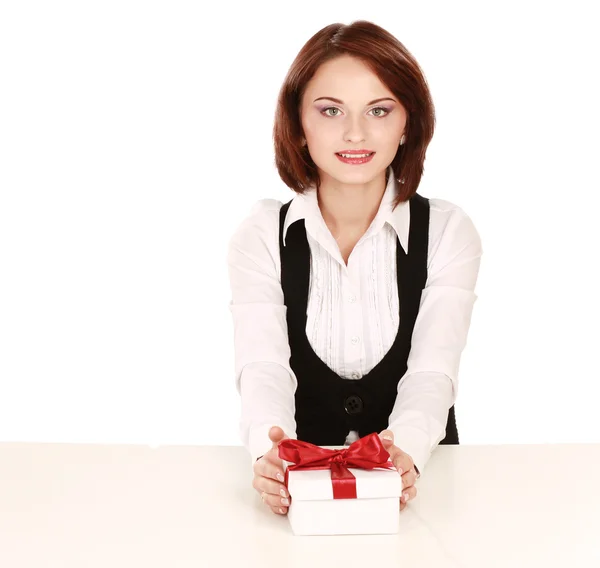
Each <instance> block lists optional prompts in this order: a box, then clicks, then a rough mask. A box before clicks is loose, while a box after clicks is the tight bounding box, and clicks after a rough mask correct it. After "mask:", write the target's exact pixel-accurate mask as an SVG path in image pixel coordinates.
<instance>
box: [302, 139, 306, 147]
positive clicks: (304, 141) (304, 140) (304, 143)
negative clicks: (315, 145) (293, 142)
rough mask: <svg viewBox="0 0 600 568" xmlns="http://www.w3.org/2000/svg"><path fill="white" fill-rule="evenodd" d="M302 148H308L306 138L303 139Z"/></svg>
mask: <svg viewBox="0 0 600 568" xmlns="http://www.w3.org/2000/svg"><path fill="white" fill-rule="evenodd" d="M302 146H306V138H302Z"/></svg>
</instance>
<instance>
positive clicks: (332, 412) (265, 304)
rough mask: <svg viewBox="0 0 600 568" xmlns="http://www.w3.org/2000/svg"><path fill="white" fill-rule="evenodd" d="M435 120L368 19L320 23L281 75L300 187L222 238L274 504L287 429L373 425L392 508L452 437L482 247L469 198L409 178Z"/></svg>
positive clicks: (416, 72)
mask: <svg viewBox="0 0 600 568" xmlns="http://www.w3.org/2000/svg"><path fill="white" fill-rule="evenodd" d="M434 121H435V114H434V107H433V103H432V101H431V96H430V93H429V90H428V87H427V83H426V80H425V78H424V76H423V74H422V72H421V70H420V68H419V66H418V64H417V62H416V61H415V59H414V58H413V57H412V55H411V54H410V53H409V52H408V51H407V50H406V48H405V47H404V46H403V45H402V44H401V43H400V42H399V41H398V40H397V39H396V38H395V37H394V36H392V35H391V34H389V33H388V32H387V31H385V30H383V29H382V28H380V27H379V26H377V25H375V24H373V23H370V22H367V21H357V22H354V23H352V24H351V25H343V24H332V25H330V26H327V27H325V28H323V29H322V30H321V31H319V32H318V33H317V34H315V35H314V36H313V37H312V38H311V39H310V40H309V41H308V42H307V43H306V45H305V46H304V47H303V48H302V50H301V51H300V53H299V54H298V56H297V57H296V59H295V61H294V62H293V64H292V66H291V68H290V70H289V72H288V74H287V77H286V79H285V81H284V84H283V86H282V89H281V91H280V94H279V100H278V104H277V111H276V117H275V126H274V142H275V164H276V167H277V170H278V173H279V175H280V177H281V179H282V180H283V182H284V183H285V184H286V185H287V186H289V187H290V188H291V189H292V190H294V191H295V192H296V195H295V196H294V198H293V199H292V200H291V201H289V202H287V203H285V204H284V203H282V202H280V201H278V200H275V199H261V200H260V201H259V202H258V203H256V205H255V206H254V208H253V210H252V212H251V214H250V215H249V216H248V218H246V219H245V220H244V222H243V223H242V224H241V225H240V227H239V228H238V229H237V231H236V232H235V234H234V235H233V237H232V239H231V241H230V243H229V251H228V265H229V276H230V281H231V290H232V301H231V303H230V309H231V312H232V315H233V321H234V336H235V356H236V387H237V389H238V392H239V393H240V395H241V403H242V409H241V414H242V415H241V421H240V430H241V436H242V440H243V442H244V445H245V446H246V448H248V450H249V451H250V454H251V456H252V463H253V472H254V481H253V486H254V488H255V489H256V490H257V491H258V492H259V493H260V494H261V496H262V498H263V501H264V502H265V503H266V504H267V505H268V506H269V507H270V508H271V510H272V511H273V512H275V513H278V514H286V513H287V511H288V505H289V500H288V497H289V495H288V494H287V492H286V489H285V487H284V485H283V468H282V464H281V460H280V459H279V458H278V456H277V445H278V443H279V442H280V441H281V440H282V439H283V438H285V437H290V438H296V437H297V438H298V439H300V440H305V441H307V442H311V443H314V444H318V445H330V446H333V445H344V444H346V445H348V444H350V443H352V442H353V441H354V440H356V439H358V437H362V436H365V435H367V434H369V433H371V432H378V433H379V435H380V437H381V438H382V441H383V440H385V441H384V442H383V443H384V447H386V449H387V450H388V451H389V452H390V455H391V456H392V460H393V461H394V464H395V466H396V467H397V469H398V470H399V472H400V474H401V475H402V478H403V485H404V487H405V490H404V492H403V495H402V497H401V500H400V509H401V510H402V509H403V508H404V507H405V506H406V502H407V501H408V499H412V498H414V497H415V496H416V488H415V487H414V483H415V479H416V478H417V477H418V475H420V474H419V472H422V471H423V468H424V466H425V463H426V461H427V460H428V458H429V456H430V454H431V451H432V450H433V449H434V448H435V446H436V445H437V444H439V443H441V444H458V432H457V430H456V422H455V416H454V403H455V400H456V393H457V378H458V377H457V375H458V366H459V360H460V355H461V352H462V350H463V348H464V346H465V342H466V338H467V333H468V328H469V325H470V319H471V314H472V309H473V305H474V303H475V300H476V298H477V296H476V295H475V293H474V289H475V284H476V281H477V276H478V272H479V266H480V258H481V255H482V249H481V241H480V238H479V234H478V232H477V230H476V229H475V227H474V225H473V223H472V222H471V220H470V218H469V217H468V216H467V215H466V214H465V213H464V211H463V210H462V209H460V208H459V207H458V206H457V205H454V204H452V203H450V202H448V201H444V200H442V199H433V198H431V199H427V198H425V197H423V196H421V195H419V194H417V193H416V192H417V187H418V185H419V182H420V179H421V175H422V172H423V162H424V159H425V152H426V149H427V146H428V145H429V142H430V141H431V139H432V137H433V131H434Z"/></svg>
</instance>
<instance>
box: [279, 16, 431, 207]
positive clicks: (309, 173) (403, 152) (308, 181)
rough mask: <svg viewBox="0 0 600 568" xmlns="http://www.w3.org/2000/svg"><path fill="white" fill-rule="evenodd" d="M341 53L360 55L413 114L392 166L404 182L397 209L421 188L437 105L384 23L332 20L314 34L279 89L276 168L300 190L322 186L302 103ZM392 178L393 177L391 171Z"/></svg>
mask: <svg viewBox="0 0 600 568" xmlns="http://www.w3.org/2000/svg"><path fill="white" fill-rule="evenodd" d="M341 55H351V56H352V57H355V58H357V59H360V60H361V61H362V62H363V63H365V64H366V65H367V66H368V67H369V68H370V69H371V70H372V71H373V73H375V75H377V77H378V78H379V80H380V81H381V82H382V83H383V84H384V85H386V86H387V88H388V89H389V90H390V91H391V92H392V93H393V94H394V95H395V96H396V97H397V98H398V100H399V101H400V103H401V104H402V105H403V106H404V108H405V109H406V112H407V121H406V128H405V132H404V134H405V142H404V144H402V145H400V146H398V151H397V152H396V156H395V157H394V159H393V160H392V163H391V166H392V169H393V172H394V176H395V177H396V180H397V181H398V182H400V183H399V185H398V195H397V196H396V198H395V200H394V203H393V207H392V208H393V209H395V208H396V206H397V205H398V203H401V202H402V201H407V200H408V199H410V198H411V197H412V196H413V195H414V194H415V193H416V192H417V188H418V186H419V183H420V181H421V176H422V175H423V163H424V161H425V152H426V150H427V146H428V145H429V142H430V141H431V139H432V138H433V131H434V127H435V109H434V106H433V101H432V99H431V94H430V92H429V87H428V85H427V81H426V79H425V76H424V74H423V72H422V71H421V68H420V67H419V64H418V63H417V61H416V60H415V58H414V57H413V56H412V55H411V53H410V52H409V51H408V50H407V49H406V48H405V47H404V45H403V44H402V43H401V42H400V41H399V40H397V39H396V38H395V37H394V36H393V35H392V34H390V33H389V32H387V31H386V30H384V29H383V28H381V27H379V26H378V25H376V24H374V23H372V22H369V21H366V20H358V21H354V22H352V23H351V24H349V25H346V24H340V23H337V24H330V25H328V26H326V27H324V28H323V29H322V30H320V31H319V32H317V33H316V34H315V35H314V36H313V37H311V38H310V39H309V40H308V41H307V42H306V44H305V45H304V46H303V47H302V49H301V50H300V52H299V53H298V55H297V56H296V59H295V60H294V62H293V63H292V65H291V67H290V69H289V70H288V73H287V75H286V77H285V80H284V82H283V85H282V87H281V89H280V91H279V96H278V99H277V107H276V111H275V123H274V127H273V142H274V145H275V166H276V167H277V171H278V172H279V176H280V177H281V179H282V180H283V182H284V183H285V184H286V185H287V186H288V187H290V188H291V189H293V190H294V191H295V192H296V193H304V192H305V191H306V189H307V188H308V186H310V185H315V186H316V187H317V189H318V188H319V186H320V179H319V174H318V170H317V166H316V164H315V163H314V162H313V160H312V158H311V157H310V154H309V152H308V148H307V147H306V146H303V145H302V144H301V139H302V137H303V136H304V133H303V129H302V124H301V120H300V103H301V100H302V95H303V93H304V91H305V89H306V85H307V83H308V82H309V81H310V79H311V78H312V77H313V75H314V74H315V73H316V71H317V69H318V68H319V66H320V65H321V64H323V63H325V62H326V61H329V60H331V59H335V58H336V57H339V56H341ZM386 177H387V175H386Z"/></svg>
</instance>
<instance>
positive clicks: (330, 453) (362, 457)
mask: <svg viewBox="0 0 600 568" xmlns="http://www.w3.org/2000/svg"><path fill="white" fill-rule="evenodd" d="M279 457H280V458H281V459H283V460H285V461H287V462H292V463H293V464H294V465H288V467H287V468H286V470H285V481H284V483H285V486H286V487H287V486H288V472H289V471H293V470H296V469H298V470H302V469H304V470H317V469H331V483H332V486H333V498H334V499H356V477H354V475H353V474H352V472H351V471H349V470H348V467H355V468H360V469H375V468H376V467H380V468H384V469H395V466H394V464H393V463H392V462H391V461H389V459H390V454H389V453H388V451H387V450H386V449H385V448H384V447H383V444H382V442H381V439H380V438H379V435H378V434H377V433H375V432H373V433H372V434H369V435H368V436H364V437H363V438H360V439H359V440H356V442H353V443H352V444H350V445H349V446H348V447H347V448H344V449H343V450H330V449H328V448H322V447H320V446H315V445H314V444H311V443H310V442H303V441H301V440H292V439H289V438H287V439H285V440H282V441H281V442H279Z"/></svg>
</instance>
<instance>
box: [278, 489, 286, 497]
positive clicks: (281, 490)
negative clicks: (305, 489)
mask: <svg viewBox="0 0 600 568" xmlns="http://www.w3.org/2000/svg"><path fill="white" fill-rule="evenodd" d="M279 493H281V496H282V497H287V493H286V492H285V489H280V490H279Z"/></svg>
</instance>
